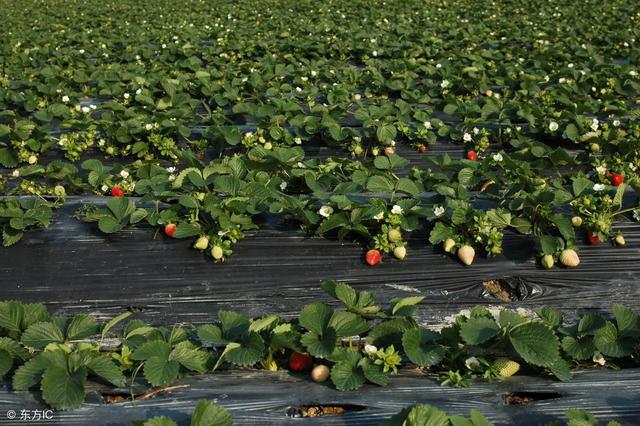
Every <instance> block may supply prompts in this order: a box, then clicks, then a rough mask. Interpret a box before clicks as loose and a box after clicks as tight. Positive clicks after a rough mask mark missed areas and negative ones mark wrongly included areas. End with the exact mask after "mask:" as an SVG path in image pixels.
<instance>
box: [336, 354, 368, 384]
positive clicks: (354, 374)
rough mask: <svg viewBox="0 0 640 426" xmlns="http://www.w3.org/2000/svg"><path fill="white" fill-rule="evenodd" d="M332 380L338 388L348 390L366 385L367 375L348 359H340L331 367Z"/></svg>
mask: <svg viewBox="0 0 640 426" xmlns="http://www.w3.org/2000/svg"><path fill="white" fill-rule="evenodd" d="M331 381H332V382H333V384H334V385H335V387H336V389H338V390H341V391H348V390H355V389H358V388H359V387H361V386H362V385H364V383H365V382H366V377H365V375H364V371H362V369H361V368H360V367H359V366H358V365H356V364H353V363H351V362H348V361H340V362H337V363H336V364H335V365H334V366H333V368H331Z"/></svg>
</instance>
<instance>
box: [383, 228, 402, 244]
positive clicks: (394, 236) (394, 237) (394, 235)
mask: <svg viewBox="0 0 640 426" xmlns="http://www.w3.org/2000/svg"><path fill="white" fill-rule="evenodd" d="M387 238H389V241H391V242H392V243H397V242H398V241H401V240H402V233H401V232H400V230H398V229H392V230H390V231H389V232H388V233H387Z"/></svg>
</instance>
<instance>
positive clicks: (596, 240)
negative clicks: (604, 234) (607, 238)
mask: <svg viewBox="0 0 640 426" xmlns="http://www.w3.org/2000/svg"><path fill="white" fill-rule="evenodd" d="M587 240H588V241H589V244H598V243H599V242H600V237H598V236H597V235H596V234H594V233H593V232H592V231H589V232H587Z"/></svg>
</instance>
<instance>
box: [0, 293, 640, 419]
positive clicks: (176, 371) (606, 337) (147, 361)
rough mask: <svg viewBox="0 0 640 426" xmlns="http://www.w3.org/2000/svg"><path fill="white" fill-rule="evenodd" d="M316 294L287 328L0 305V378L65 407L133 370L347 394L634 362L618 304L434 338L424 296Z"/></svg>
mask: <svg viewBox="0 0 640 426" xmlns="http://www.w3.org/2000/svg"><path fill="white" fill-rule="evenodd" d="M322 288H323V289H324V290H325V291H326V293H328V294H329V295H330V296H332V297H333V298H334V299H336V301H337V302H338V303H339V304H340V306H341V309H334V308H332V307H331V306H329V305H327V304H325V303H312V304H309V305H306V306H305V307H304V308H303V309H302V311H301V312H300V314H299V316H298V317H297V318H296V319H293V320H291V321H285V320H283V319H282V318H281V317H280V316H278V315H276V314H268V315H265V316H263V317H260V318H256V319H252V320H250V319H247V318H245V317H243V316H242V315H240V314H238V313H235V312H232V311H219V312H218V314H217V315H218V321H217V322H215V323H210V324H204V325H200V326H197V327H195V326H191V325H185V324H182V325H175V326H173V327H171V328H166V327H152V326H149V325H147V324H145V323H144V322H143V321H140V320H136V319H130V318H129V317H131V315H132V313H131V312H126V313H123V314H121V315H119V316H117V317H115V318H113V319H112V320H110V321H108V322H107V323H106V324H99V323H98V322H97V321H96V320H95V319H94V318H93V317H91V316H89V315H84V314H79V315H76V316H74V317H57V316H50V315H49V313H48V312H47V310H46V308H45V307H44V306H43V305H37V304H21V303H19V302H0V333H1V334H2V336H3V337H0V361H2V362H1V363H0V367H1V369H0V373H1V374H2V375H3V376H4V375H8V376H9V377H12V387H13V389H14V390H27V389H31V388H34V387H36V386H39V388H40V389H41V391H42V397H43V399H44V400H45V401H46V402H47V404H49V405H50V406H52V407H54V408H57V409H62V410H67V409H73V408H77V407H79V406H80V405H81V404H82V403H83V401H84V398H85V384H86V381H87V379H88V378H91V379H92V380H98V381H100V382H103V383H105V384H110V385H111V386H114V387H116V388H125V387H127V386H133V383H134V380H135V379H136V377H137V376H139V375H140V376H142V377H144V380H145V382H146V383H148V385H150V386H155V387H167V386H170V385H172V384H173V383H175V382H176V380H178V379H179V378H181V377H183V376H185V375H189V374H193V373H206V372H215V370H217V369H218V368H221V367H224V366H240V367H252V368H263V369H266V370H272V371H275V370H279V369H288V370H290V371H292V372H294V373H301V374H308V375H309V376H308V379H309V380H313V381H315V382H324V381H327V380H329V379H330V380H331V382H332V383H333V385H334V386H335V387H336V388H337V389H338V390H342V391H348V390H354V389H358V388H360V387H361V386H363V385H364V384H365V383H372V384H375V385H378V386H386V385H387V384H388V383H389V381H390V380H392V379H391V378H390V376H393V375H394V374H396V373H397V372H398V369H399V368H403V367H407V366H411V365H415V366H418V367H420V368H422V369H423V370H424V371H425V372H426V373H428V375H429V376H431V377H433V378H438V379H439V380H440V381H441V382H442V384H449V385H453V386H464V387H466V386H470V385H471V382H472V381H473V380H488V381H492V380H502V379H505V378H507V377H510V376H513V375H515V374H517V373H518V372H519V371H520V370H521V369H523V370H526V371H527V372H528V373H530V374H531V373H533V374H543V375H547V374H552V375H554V376H555V377H557V378H558V379H560V380H570V379H571V376H572V369H574V368H584V367H591V368H593V367H596V366H612V367H614V368H626V367H637V366H638V365H639V364H638V356H639V355H640V354H639V353H638V348H639V347H640V346H639V343H640V341H639V340H638V339H639V337H640V321H639V319H638V315H637V314H636V313H634V312H633V311H632V310H630V309H628V308H625V307H623V306H621V305H614V306H613V318H611V319H610V318H606V317H603V316H600V315H598V314H584V315H582V316H581V317H580V319H579V321H578V322H576V323H571V324H567V323H565V322H564V321H563V318H562V315H561V314H560V313H559V312H558V311H555V310H553V309H548V308H544V309H540V310H538V311H537V312H536V316H535V317H530V316H527V315H523V314H521V313H518V312H516V311H510V310H498V311H496V312H491V311H489V310H487V309H486V308H482V307H476V308H474V309H472V310H471V311H470V313H468V314H467V315H466V316H464V315H460V316H458V317H457V318H456V319H455V321H454V322H453V323H452V324H448V325H446V326H445V327H444V328H443V329H441V330H440V331H437V332H436V331H432V330H429V329H426V328H423V327H420V326H419V325H418V324H417V323H416V321H415V320H414V319H413V314H414V312H415V310H416V308H417V305H418V304H419V303H420V302H421V301H422V299H423V297H422V296H414V297H404V298H395V299H392V300H391V301H390V303H389V306H388V307H386V308H384V307H381V306H380V305H378V304H377V303H376V301H375V298H374V294H373V293H370V292H366V291H363V292H357V291H356V290H354V289H353V288H352V287H350V286H348V285H346V284H341V283H335V282H332V281H328V282H325V283H324V284H323V285H322ZM125 320H126V321H125ZM116 328H120V331H118V332H115V333H114V331H113V330H115V329H116ZM112 336H113V337H115V339H114V338H112Z"/></svg>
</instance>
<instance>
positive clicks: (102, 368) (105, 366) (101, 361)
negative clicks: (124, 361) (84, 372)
mask: <svg viewBox="0 0 640 426" xmlns="http://www.w3.org/2000/svg"><path fill="white" fill-rule="evenodd" d="M87 368H88V369H89V371H90V372H91V373H93V374H95V375H96V376H98V377H100V378H102V379H104V380H106V381H107V382H109V383H111V384H113V385H114V386H117V387H124V386H125V377H124V376H123V375H122V372H121V371H120V369H119V368H118V367H117V366H116V365H115V364H114V362H113V361H112V360H111V358H109V357H108V356H105V355H98V356H95V357H93V358H92V359H91V360H90V361H89V362H88V363H87Z"/></svg>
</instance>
